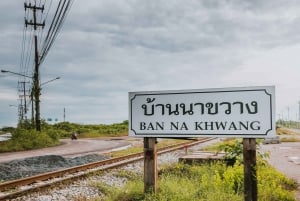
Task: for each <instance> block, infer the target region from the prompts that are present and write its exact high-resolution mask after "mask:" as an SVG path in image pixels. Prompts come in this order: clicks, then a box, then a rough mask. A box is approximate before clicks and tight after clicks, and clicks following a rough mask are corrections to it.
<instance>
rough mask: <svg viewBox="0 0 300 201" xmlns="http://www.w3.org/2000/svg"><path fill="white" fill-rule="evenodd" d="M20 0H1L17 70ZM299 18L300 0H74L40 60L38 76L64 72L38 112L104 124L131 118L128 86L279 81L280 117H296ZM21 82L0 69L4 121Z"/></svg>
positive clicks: (1, 38)
mask: <svg viewBox="0 0 300 201" xmlns="http://www.w3.org/2000/svg"><path fill="white" fill-rule="evenodd" d="M27 1H28V0H27ZM43 1H44V0H42V2H43ZM57 1H58V0H53V5H52V8H51V9H52V10H53V9H54V8H53V6H54V4H55V2H57ZM32 2H33V1H32ZM37 2H39V0H37ZM47 2H49V1H47ZM23 3H24V2H21V1H19V0H2V1H0V13H1V19H0V29H1V32H0V44H1V45H0V67H1V69H6V70H11V71H14V72H19V71H20V61H21V60H20V59H21V48H22V34H23V29H24V17H25V11H24V4H23ZM47 5H49V3H46V6H47ZM46 10H47V7H46ZM29 17H31V16H29ZM49 24H50V22H46V27H45V29H46V30H48V28H49ZM299 25H300V1H298V0H289V1H286V0H263V1H261V0H251V1H248V0H209V1H207V0H188V1H186V0H169V1H165V0H151V1H149V0H111V1H107V0H88V1H82V0H75V1H74V4H73V5H72V8H71V10H70V12H69V14H68V16H67V18H66V20H65V22H64V25H63V28H62V30H61V31H60V33H59V35H58V37H57V39H56V41H55V43H54V45H53V46H52V48H51V50H50V52H49V54H48V55H47V57H46V59H45V61H44V63H43V64H42V66H41V67H40V73H41V82H42V83H43V82H46V81H48V80H51V79H53V78H55V77H57V76H60V77H61V79H60V80H56V81H53V82H51V83H48V84H46V85H44V86H43V87H42V94H41V117H42V118H44V119H47V118H52V119H57V120H58V121H59V122H60V121H63V114H64V112H63V111H64V108H65V111H66V113H65V114H66V117H65V120H66V121H69V122H75V123H84V124H100V123H105V124H108V123H115V122H122V121H123V120H127V119H128V92H129V91H149V90H150V91H153V90H179V89H180V90H181V89H202V88H220V87H246V86H264V85H275V87H276V118H278V117H279V115H281V116H282V115H283V117H284V118H287V117H288V116H289V117H290V119H294V120H295V119H296V117H297V115H298V106H299V105H298V102H299V101H300V84H299V80H300V79H299V76H300V72H299V71H300V56H299V54H300V26H299ZM32 71H33V70H30V72H31V73H32ZM18 79H19V77H18V76H13V75H9V74H3V73H2V74H0V111H1V113H0V128H1V127H2V126H15V125H16V123H17V118H18V117H17V108H15V107H10V106H9V105H17V104H18V101H17V99H18V91H17V82H18ZM29 117H30V115H29Z"/></svg>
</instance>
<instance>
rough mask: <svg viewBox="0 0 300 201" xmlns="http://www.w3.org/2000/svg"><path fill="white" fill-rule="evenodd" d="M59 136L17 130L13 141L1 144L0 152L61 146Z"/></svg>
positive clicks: (54, 133)
mask: <svg viewBox="0 0 300 201" xmlns="http://www.w3.org/2000/svg"><path fill="white" fill-rule="evenodd" d="M58 140H59V135H58V134H57V133H56V132H55V131H51V132H49V133H46V132H38V131H36V130H25V129H20V128H19V129H16V130H15V131H13V132H12V138H11V140H8V141H4V142H1V146H0V152H8V151H23V150H30V149H37V148H43V147H49V146H54V145H57V144H59V141H58Z"/></svg>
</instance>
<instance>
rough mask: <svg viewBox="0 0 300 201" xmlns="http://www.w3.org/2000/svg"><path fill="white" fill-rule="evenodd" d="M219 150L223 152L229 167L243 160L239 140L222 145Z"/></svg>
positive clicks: (241, 146) (241, 145)
mask: <svg viewBox="0 0 300 201" xmlns="http://www.w3.org/2000/svg"><path fill="white" fill-rule="evenodd" d="M219 150H221V151H224V152H225V160H227V161H228V163H229V164H230V165H233V164H234V163H235V162H236V161H239V162H241V161H242V160H243V144H242V143H241V141H240V140H235V141H230V142H228V143H223V144H221V145H220V146H219Z"/></svg>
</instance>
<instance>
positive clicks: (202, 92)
mask: <svg viewBox="0 0 300 201" xmlns="http://www.w3.org/2000/svg"><path fill="white" fill-rule="evenodd" d="M249 91H264V92H265V93H266V94H267V95H268V96H269V98H270V121H271V122H270V125H271V128H270V129H268V130H267V131H266V132H265V133H258V134H251V135H253V136H257V137H259V136H261V137H263V136H266V135H267V134H268V132H270V131H271V130H272V125H273V119H272V116H273V115H274V111H273V110H272V94H270V93H268V92H267V90H266V89H245V90H243V89H239V90H224V91H222V90H216V91H197V90H195V91H182V92H178V91H177V92H166V93H164V92H163V91H160V92H159V93H139V92H137V94H135V95H134V97H132V98H131V100H130V123H131V122H132V101H133V100H134V99H135V97H136V96H150V95H152V96H156V95H173V94H207V93H229V92H249ZM130 130H131V131H132V132H134V135H135V136H153V137H155V136H166V137H167V136H181V134H174V133H170V134H168V133H155V134H149V133H144V134H143V133H137V132H136V131H135V130H134V129H133V128H132V124H130ZM249 135H250V134H204V133H201V134H184V135H182V137H191V136H249Z"/></svg>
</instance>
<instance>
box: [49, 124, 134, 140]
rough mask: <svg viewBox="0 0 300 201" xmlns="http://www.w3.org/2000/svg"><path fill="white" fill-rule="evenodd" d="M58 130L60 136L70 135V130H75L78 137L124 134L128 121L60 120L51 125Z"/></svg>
mask: <svg viewBox="0 0 300 201" xmlns="http://www.w3.org/2000/svg"><path fill="white" fill-rule="evenodd" d="M53 128H54V129H57V130H59V131H60V134H61V137H62V138H65V137H68V138H69V137H70V134H71V132H76V133H77V134H78V135H79V137H80V138H92V137H103V136H110V137H112V136H124V135H127V132H128V122H126V121H124V122H122V123H118V124H111V125H105V124H98V125H81V124H75V123H69V122H61V123H57V124H54V125H53Z"/></svg>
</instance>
